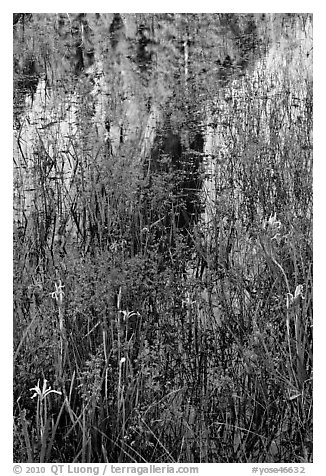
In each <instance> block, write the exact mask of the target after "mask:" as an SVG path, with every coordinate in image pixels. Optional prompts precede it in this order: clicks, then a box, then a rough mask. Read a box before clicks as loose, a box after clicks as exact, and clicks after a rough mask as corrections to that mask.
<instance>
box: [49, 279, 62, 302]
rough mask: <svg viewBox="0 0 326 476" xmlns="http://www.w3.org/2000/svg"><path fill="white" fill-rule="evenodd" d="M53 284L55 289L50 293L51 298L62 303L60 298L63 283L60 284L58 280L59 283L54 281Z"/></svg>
mask: <svg viewBox="0 0 326 476" xmlns="http://www.w3.org/2000/svg"><path fill="white" fill-rule="evenodd" d="M54 285H55V291H54V292H53V293H50V295H51V297H52V299H55V300H56V301H60V304H61V303H62V299H63V296H64V294H65V293H64V292H63V291H62V288H64V285H63V284H61V280H59V284H57V283H54Z"/></svg>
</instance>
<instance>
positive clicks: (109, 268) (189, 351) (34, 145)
mask: <svg viewBox="0 0 326 476" xmlns="http://www.w3.org/2000/svg"><path fill="white" fill-rule="evenodd" d="M13 28H14V125H15V131H14V460H15V461H18V462H19V461H20V462H27V461H28V462H108V461H110V462H165V463H168V462H169V463H172V462H187V463H191V462H215V463H218V462H292V463H294V462H311V461H312V18H311V15H308V14H289V15H285V14H279V15H267V14H266V15H258V14H253V15H249V14H241V15H236V14H214V15H213V14H185V15H178V14H155V15H154V14H128V15H120V14H78V15H77V14H71V15H69V14H56V15H55V14H53V15H52V14H15V15H14V27H13ZM49 386H50V387H51V390H50V389H49ZM31 389H32V390H31ZM53 390H54V391H55V392H53ZM32 396H34V398H32V399H31V397H32Z"/></svg>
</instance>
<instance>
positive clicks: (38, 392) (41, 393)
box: [29, 379, 62, 400]
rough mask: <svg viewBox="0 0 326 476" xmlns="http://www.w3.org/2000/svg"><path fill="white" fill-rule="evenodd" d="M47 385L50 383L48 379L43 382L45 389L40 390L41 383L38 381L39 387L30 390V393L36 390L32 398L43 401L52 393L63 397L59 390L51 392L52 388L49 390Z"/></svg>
mask: <svg viewBox="0 0 326 476" xmlns="http://www.w3.org/2000/svg"><path fill="white" fill-rule="evenodd" d="M47 383H48V381H47V380H46V379H44V380H43V388H42V390H41V388H40V381H39V380H38V381H37V385H36V387H33V388H30V389H29V390H30V391H33V390H34V392H35V393H34V395H32V396H31V398H35V397H37V396H38V397H39V398H40V400H43V399H44V398H46V397H47V396H48V395H49V394H50V393H57V394H58V395H62V393H61V392H59V391H57V390H51V387H49V388H47Z"/></svg>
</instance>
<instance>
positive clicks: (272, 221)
mask: <svg viewBox="0 0 326 476" xmlns="http://www.w3.org/2000/svg"><path fill="white" fill-rule="evenodd" d="M281 226H282V223H281V222H280V221H278V220H276V213H274V215H271V216H270V217H269V219H268V220H264V221H263V229H264V230H267V229H272V230H279V229H280V228H281Z"/></svg>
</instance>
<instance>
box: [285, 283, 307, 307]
mask: <svg viewBox="0 0 326 476" xmlns="http://www.w3.org/2000/svg"><path fill="white" fill-rule="evenodd" d="M300 297H301V299H304V295H303V285H302V284H298V286H297V287H296V288H295V291H294V296H293V294H291V293H287V294H286V307H287V308H288V309H289V307H290V306H291V305H292V304H295V303H297V302H298V301H299V298H300Z"/></svg>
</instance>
